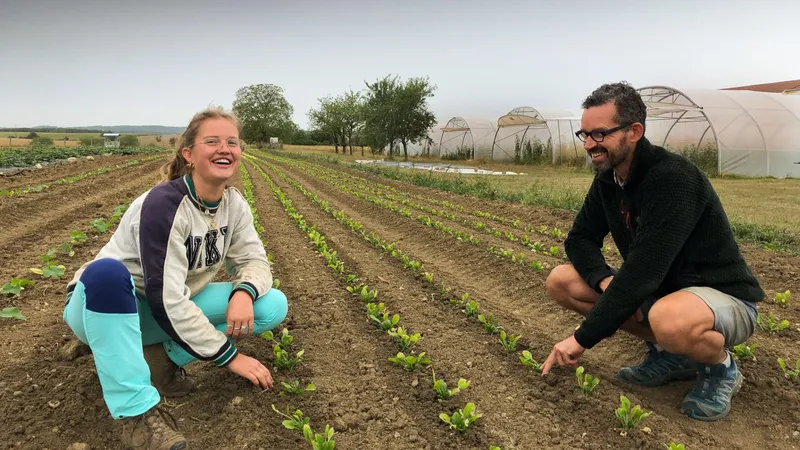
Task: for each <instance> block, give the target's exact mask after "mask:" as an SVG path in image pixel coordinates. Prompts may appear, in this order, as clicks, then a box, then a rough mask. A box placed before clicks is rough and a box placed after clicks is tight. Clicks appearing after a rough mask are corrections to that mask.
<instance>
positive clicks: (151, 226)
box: [138, 189, 237, 367]
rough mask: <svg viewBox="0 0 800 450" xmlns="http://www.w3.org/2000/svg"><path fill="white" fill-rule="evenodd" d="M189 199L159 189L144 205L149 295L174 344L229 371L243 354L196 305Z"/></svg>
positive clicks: (142, 237) (142, 247)
mask: <svg viewBox="0 0 800 450" xmlns="http://www.w3.org/2000/svg"><path fill="white" fill-rule="evenodd" d="M183 199H184V197H183V195H182V194H181V193H180V192H177V191H168V190H167V189H154V190H153V192H152V193H151V194H150V195H149V196H148V197H147V198H146V199H145V201H144V204H143V205H142V211H141V217H140V223H139V233H138V238H139V254H140V258H141V262H142V271H143V277H144V290H145V295H146V297H147V302H148V304H149V305H150V310H151V311H152V313H153V317H154V318H155V319H156V322H157V323H158V324H159V326H160V327H161V328H162V329H163V330H164V332H166V333H167V335H169V336H170V338H172V339H173V340H174V341H175V342H176V343H177V344H178V345H180V346H181V347H182V348H183V349H184V350H186V351H187V352H188V353H189V354H190V355H192V356H194V357H195V358H197V359H200V360H204V361H214V363H215V364H216V365H217V366H220V367H223V366H226V365H228V364H229V363H230V362H231V361H232V360H233V358H234V357H235V356H236V353H237V350H236V348H235V347H234V346H233V345H231V343H230V342H229V341H228V339H227V337H226V336H225V334H224V333H222V332H221V331H219V330H217V329H216V328H215V327H214V326H213V325H212V324H211V322H210V321H209V320H208V318H207V317H206V316H205V314H203V311H202V310H201V309H200V308H199V307H198V306H197V305H196V304H195V303H194V302H193V301H191V298H190V297H191V291H190V290H189V287H188V286H187V285H186V275H187V273H188V266H189V260H188V258H187V255H186V244H185V241H186V239H191V236H190V230H189V228H190V224H189V221H188V218H186V217H184V215H183V214H181V212H180V207H181V204H182V201H183Z"/></svg>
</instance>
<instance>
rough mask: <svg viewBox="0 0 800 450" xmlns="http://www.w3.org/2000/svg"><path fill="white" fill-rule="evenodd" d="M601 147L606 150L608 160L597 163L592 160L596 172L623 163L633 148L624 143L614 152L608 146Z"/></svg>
mask: <svg viewBox="0 0 800 450" xmlns="http://www.w3.org/2000/svg"><path fill="white" fill-rule="evenodd" d="M599 148H601V149H603V150H605V151H606V160H605V162H603V163H601V164H595V163H594V162H592V170H594V173H595V174H599V173H601V172H605V171H607V170H609V169H613V168H615V167H617V166H618V165H620V164H622V162H624V161H625V160H626V159H627V158H628V155H629V154H630V152H631V148H628V147H626V146H625V145H624V144H623V145H621V146H620V148H618V149H616V150H615V151H614V152H610V151H609V150H608V148H606V147H603V146H600V147H599Z"/></svg>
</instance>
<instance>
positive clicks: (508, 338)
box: [499, 330, 520, 353]
mask: <svg viewBox="0 0 800 450" xmlns="http://www.w3.org/2000/svg"><path fill="white" fill-rule="evenodd" d="M519 338H520V335H518V334H509V335H506V332H505V330H500V339H499V341H500V343H501V344H503V348H505V349H506V350H508V351H509V352H512V353H513V352H515V351H517V341H518V340H519Z"/></svg>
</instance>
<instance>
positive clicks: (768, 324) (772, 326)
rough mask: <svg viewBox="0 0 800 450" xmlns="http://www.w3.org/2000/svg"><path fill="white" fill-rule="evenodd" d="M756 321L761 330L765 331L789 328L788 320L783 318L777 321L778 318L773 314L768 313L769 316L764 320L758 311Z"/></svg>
mask: <svg viewBox="0 0 800 450" xmlns="http://www.w3.org/2000/svg"><path fill="white" fill-rule="evenodd" d="M757 323H758V326H759V328H761V331H764V332H766V333H780V332H781V331H783V330H785V329H787V328H789V321H788V320H786V319H784V320H781V321H780V322H778V319H776V318H775V314H773V313H769V318H767V319H766V320H764V319H763V316H762V315H761V313H758V316H757Z"/></svg>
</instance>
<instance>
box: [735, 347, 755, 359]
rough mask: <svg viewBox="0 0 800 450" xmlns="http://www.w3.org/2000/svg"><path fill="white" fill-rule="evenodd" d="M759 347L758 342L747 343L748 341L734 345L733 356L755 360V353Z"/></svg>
mask: <svg viewBox="0 0 800 450" xmlns="http://www.w3.org/2000/svg"><path fill="white" fill-rule="evenodd" d="M756 348H758V344H753V345H747V343H741V344H739V345H734V346H733V356H735V357H736V359H739V360H744V359H745V358H751V359H752V360H753V361H755V360H756V355H755V354H754V352H755V349H756Z"/></svg>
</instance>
